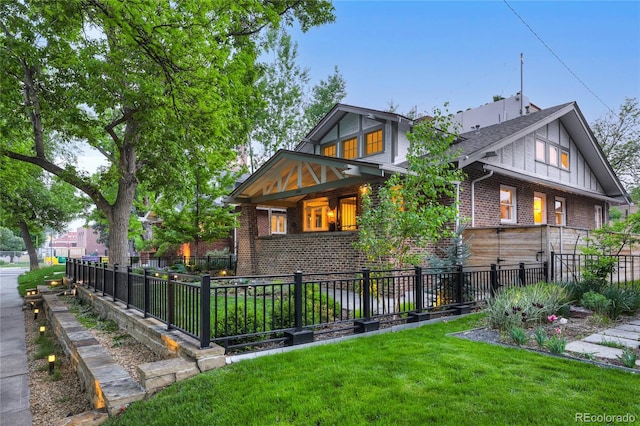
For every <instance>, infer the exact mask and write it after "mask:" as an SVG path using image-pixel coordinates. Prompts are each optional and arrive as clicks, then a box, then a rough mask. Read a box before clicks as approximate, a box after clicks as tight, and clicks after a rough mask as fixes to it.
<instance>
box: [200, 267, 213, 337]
mask: <svg viewBox="0 0 640 426" xmlns="http://www.w3.org/2000/svg"><path fill="white" fill-rule="evenodd" d="M210 334H211V276H210V275H209V274H204V275H203V276H202V278H201V279H200V349H204V348H208V347H209V344H210V343H211V336H210Z"/></svg>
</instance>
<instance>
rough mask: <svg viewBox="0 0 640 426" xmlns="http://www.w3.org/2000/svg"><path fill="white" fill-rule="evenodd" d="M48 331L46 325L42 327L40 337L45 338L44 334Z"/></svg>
mask: <svg viewBox="0 0 640 426" xmlns="http://www.w3.org/2000/svg"><path fill="white" fill-rule="evenodd" d="M46 329H47V327H45V326H44V325H41V326H40V335H41V336H44V332H45V330H46Z"/></svg>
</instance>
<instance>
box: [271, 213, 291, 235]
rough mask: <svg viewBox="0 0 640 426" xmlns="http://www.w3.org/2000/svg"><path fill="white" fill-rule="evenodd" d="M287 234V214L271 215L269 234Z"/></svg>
mask: <svg viewBox="0 0 640 426" xmlns="http://www.w3.org/2000/svg"><path fill="white" fill-rule="evenodd" d="M286 233H287V214H286V213H281V212H272V213H271V234H272V235H273V234H286Z"/></svg>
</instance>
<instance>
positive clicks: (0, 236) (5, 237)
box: [0, 226, 25, 251]
mask: <svg viewBox="0 0 640 426" xmlns="http://www.w3.org/2000/svg"><path fill="white" fill-rule="evenodd" d="M24 249H25V247H24V241H22V238H20V237H18V236H17V235H16V234H14V233H13V232H12V231H11V230H10V229H9V228H4V227H2V226H0V251H22V250H24Z"/></svg>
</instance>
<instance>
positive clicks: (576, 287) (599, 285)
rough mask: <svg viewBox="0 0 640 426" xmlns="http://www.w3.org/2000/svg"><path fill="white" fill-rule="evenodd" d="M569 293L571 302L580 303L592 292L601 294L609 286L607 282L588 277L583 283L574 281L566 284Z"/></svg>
mask: <svg viewBox="0 0 640 426" xmlns="http://www.w3.org/2000/svg"><path fill="white" fill-rule="evenodd" d="M564 286H565V287H566V289H567V291H568V293H569V294H568V297H569V301H571V302H576V303H577V302H580V301H581V300H582V297H583V296H584V294H585V293H588V292H590V291H592V292H595V293H601V291H602V289H603V288H605V287H606V286H607V283H606V281H604V280H602V279H600V278H596V277H588V278H584V279H582V280H581V281H574V282H569V283H566V284H564Z"/></svg>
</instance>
